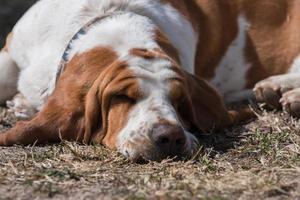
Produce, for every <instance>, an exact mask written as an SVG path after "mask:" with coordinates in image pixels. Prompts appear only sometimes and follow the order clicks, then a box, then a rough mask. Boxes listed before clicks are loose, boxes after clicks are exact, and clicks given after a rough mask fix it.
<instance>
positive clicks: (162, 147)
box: [151, 124, 186, 156]
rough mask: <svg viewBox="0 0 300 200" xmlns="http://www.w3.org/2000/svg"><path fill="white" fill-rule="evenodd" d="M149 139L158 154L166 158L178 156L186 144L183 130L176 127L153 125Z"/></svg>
mask: <svg viewBox="0 0 300 200" xmlns="http://www.w3.org/2000/svg"><path fill="white" fill-rule="evenodd" d="M151 138H152V140H153V143H154V144H155V146H156V148H158V150H159V151H160V153H162V154H164V155H166V156H176V155H178V154H180V153H181V151H182V150H183V147H184V146H185V143H186V137H185V134H184V131H183V129H182V128H181V127H180V126H176V125H169V124H167V125H166V124H156V125H154V127H153V129H152V135H151Z"/></svg>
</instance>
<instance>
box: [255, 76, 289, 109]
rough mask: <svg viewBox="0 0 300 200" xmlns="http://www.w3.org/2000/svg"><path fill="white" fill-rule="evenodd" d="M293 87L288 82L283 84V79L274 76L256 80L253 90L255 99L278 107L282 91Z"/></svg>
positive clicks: (284, 91)
mask: <svg viewBox="0 0 300 200" xmlns="http://www.w3.org/2000/svg"><path fill="white" fill-rule="evenodd" d="M291 89H293V88H292V87H291V86H290V84H285V82H284V81H281V80H280V79H277V78H276V77H270V78H268V79H265V80H262V81H260V82H258V83H257V84H256V85H255V87H254V89H253V91H254V94H255V97H256V99H257V101H259V102H263V103H266V104H267V105H268V106H269V107H271V108H275V109H277V108H280V107H281V104H280V99H281V97H282V95H283V94H284V93H286V92H287V91H289V90H291Z"/></svg>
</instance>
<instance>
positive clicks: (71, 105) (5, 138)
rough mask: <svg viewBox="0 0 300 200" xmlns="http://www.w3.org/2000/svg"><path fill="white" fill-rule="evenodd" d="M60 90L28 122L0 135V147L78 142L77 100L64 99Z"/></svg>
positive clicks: (80, 126) (79, 115) (80, 127)
mask: <svg viewBox="0 0 300 200" xmlns="http://www.w3.org/2000/svg"><path fill="white" fill-rule="evenodd" d="M64 89H65V88H62V89H61V90H60V91H57V92H56V93H55V92H54V94H53V95H52V96H51V97H49V100H48V101H47V103H46V104H45V106H44V107H43V109H42V110H41V111H40V112H39V113H37V115H36V116H35V117H33V119H32V120H30V121H21V122H18V123H17V124H16V125H15V126H14V127H13V128H12V129H10V130H8V131H6V132H4V133H0V146H11V145H14V144H22V145H29V144H34V143H37V144H43V143H48V142H59V141H60V139H65V140H71V141H75V140H76V141H77V140H78V141H82V132H84V130H85V129H84V110H83V108H82V107H80V105H81V104H80V103H81V101H80V100H78V98H75V100H73V99H72V98H69V95H65V96H64V93H65V90H64ZM59 92H60V94H57V93H59ZM64 97H65V98H64Z"/></svg>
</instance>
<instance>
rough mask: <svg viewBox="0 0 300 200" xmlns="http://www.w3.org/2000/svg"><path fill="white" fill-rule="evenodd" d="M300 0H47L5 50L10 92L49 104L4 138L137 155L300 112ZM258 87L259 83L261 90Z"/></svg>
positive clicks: (151, 155)
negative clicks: (273, 113) (265, 114)
mask: <svg viewBox="0 0 300 200" xmlns="http://www.w3.org/2000/svg"><path fill="white" fill-rule="evenodd" d="M299 10H300V1H299V0H251V1H248V0H181V1H179V0H40V1H38V2H37V3H36V4H35V5H34V6H33V7H32V8H31V9H30V10H29V11H28V12H27V13H26V14H25V15H24V16H23V17H22V19H21V20H20V21H19V22H18V23H17V24H16V26H15V27H14V29H13V31H12V32H11V34H10V35H9V36H8V38H7V42H6V46H5V47H4V48H3V50H2V51H1V54H0V71H1V73H0V91H1V93H0V103H2V104H3V103H5V102H6V101H7V100H9V99H10V98H12V97H13V96H14V95H15V94H16V93H17V92H18V91H19V92H20V93H21V94H22V95H23V96H24V97H25V100H24V99H23V100H22V102H26V104H29V105H30V106H31V107H32V108H34V109H36V110H37V111H38V112H37V113H36V114H35V115H34V116H33V117H32V118H31V120H29V121H21V122H19V123H17V124H16V125H15V126H14V127H13V128H12V129H10V130H8V131H6V132H4V133H1V134H0V145H1V146H10V145H14V144H23V145H28V144H34V143H36V142H37V143H39V144H40V143H48V142H59V141H60V140H61V139H64V140H69V141H77V142H80V143H84V144H91V143H95V144H102V145H105V146H106V147H108V148H110V149H113V150H117V151H119V152H121V153H122V154H124V155H125V156H127V157H128V158H130V159H132V160H140V159H146V160H161V159H163V158H166V157H175V156H177V157H182V156H189V155H191V154H192V153H193V152H194V151H195V150H196V148H197V143H198V140H197V136H198V135H199V134H203V133H207V132H210V131H211V130H217V129H222V128H224V127H226V126H230V125H233V124H235V123H237V122H239V121H242V120H245V119H247V118H249V117H253V113H252V112H251V109H248V108H243V109H239V110H232V109H229V108H228V107H227V105H228V104H229V103H233V102H237V101H241V100H244V99H248V98H252V96H253V97H256V98H257V100H259V101H261V102H265V103H266V104H267V105H269V106H271V107H272V108H281V107H282V108H283V109H284V110H286V111H287V112H289V113H290V114H292V115H294V116H296V117H299V116H300V74H299V72H300V12H299ZM253 91H254V92H253Z"/></svg>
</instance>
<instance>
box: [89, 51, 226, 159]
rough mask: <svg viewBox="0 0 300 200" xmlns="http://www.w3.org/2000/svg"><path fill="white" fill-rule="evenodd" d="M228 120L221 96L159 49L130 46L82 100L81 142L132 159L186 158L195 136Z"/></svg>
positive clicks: (195, 144)
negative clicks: (128, 54) (98, 145)
mask: <svg viewBox="0 0 300 200" xmlns="http://www.w3.org/2000/svg"><path fill="white" fill-rule="evenodd" d="M228 120H229V116H228V112H227V111H226V109H225V107H224V105H223V103H222V101H221V98H220V97H219V96H218V94H217V92H216V91H215V90H214V89H213V88H211V87H210V86H209V85H208V84H207V83H206V82H205V81H204V80H202V79H199V78H196V77H195V76H193V75H190V74H188V73H186V72H185V71H183V70H182V69H181V68H180V66H178V65H177V64H176V62H174V61H173V60H171V59H170V58H169V57H168V56H166V55H165V54H163V53H162V52H161V51H159V50H153V51H149V50H145V49H133V50H132V51H131V54H130V56H129V57H126V58H124V59H123V60H119V59H116V61H114V62H113V63H112V64H111V65H110V66H109V67H106V68H105V69H104V70H103V71H102V72H101V73H100V74H99V76H98V77H97V78H96V79H95V81H94V82H93V84H92V86H91V88H90V89H89V91H88V92H87V95H86V98H85V120H84V121H85V133H84V141H85V142H90V141H94V142H97V143H102V144H104V145H105V146H107V147H109V148H111V149H117V150H118V151H120V152H122V153H123V154H124V155H126V156H127V157H129V158H131V159H133V160H138V159H140V158H143V159H149V160H160V159H163V158H166V157H181V156H188V155H191V153H192V152H193V151H194V150H195V148H196V147H197V139H196V134H199V133H201V132H203V131H206V130H208V129H210V128H213V127H214V126H216V127H217V126H219V125H220V124H221V123H227V122H228Z"/></svg>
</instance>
